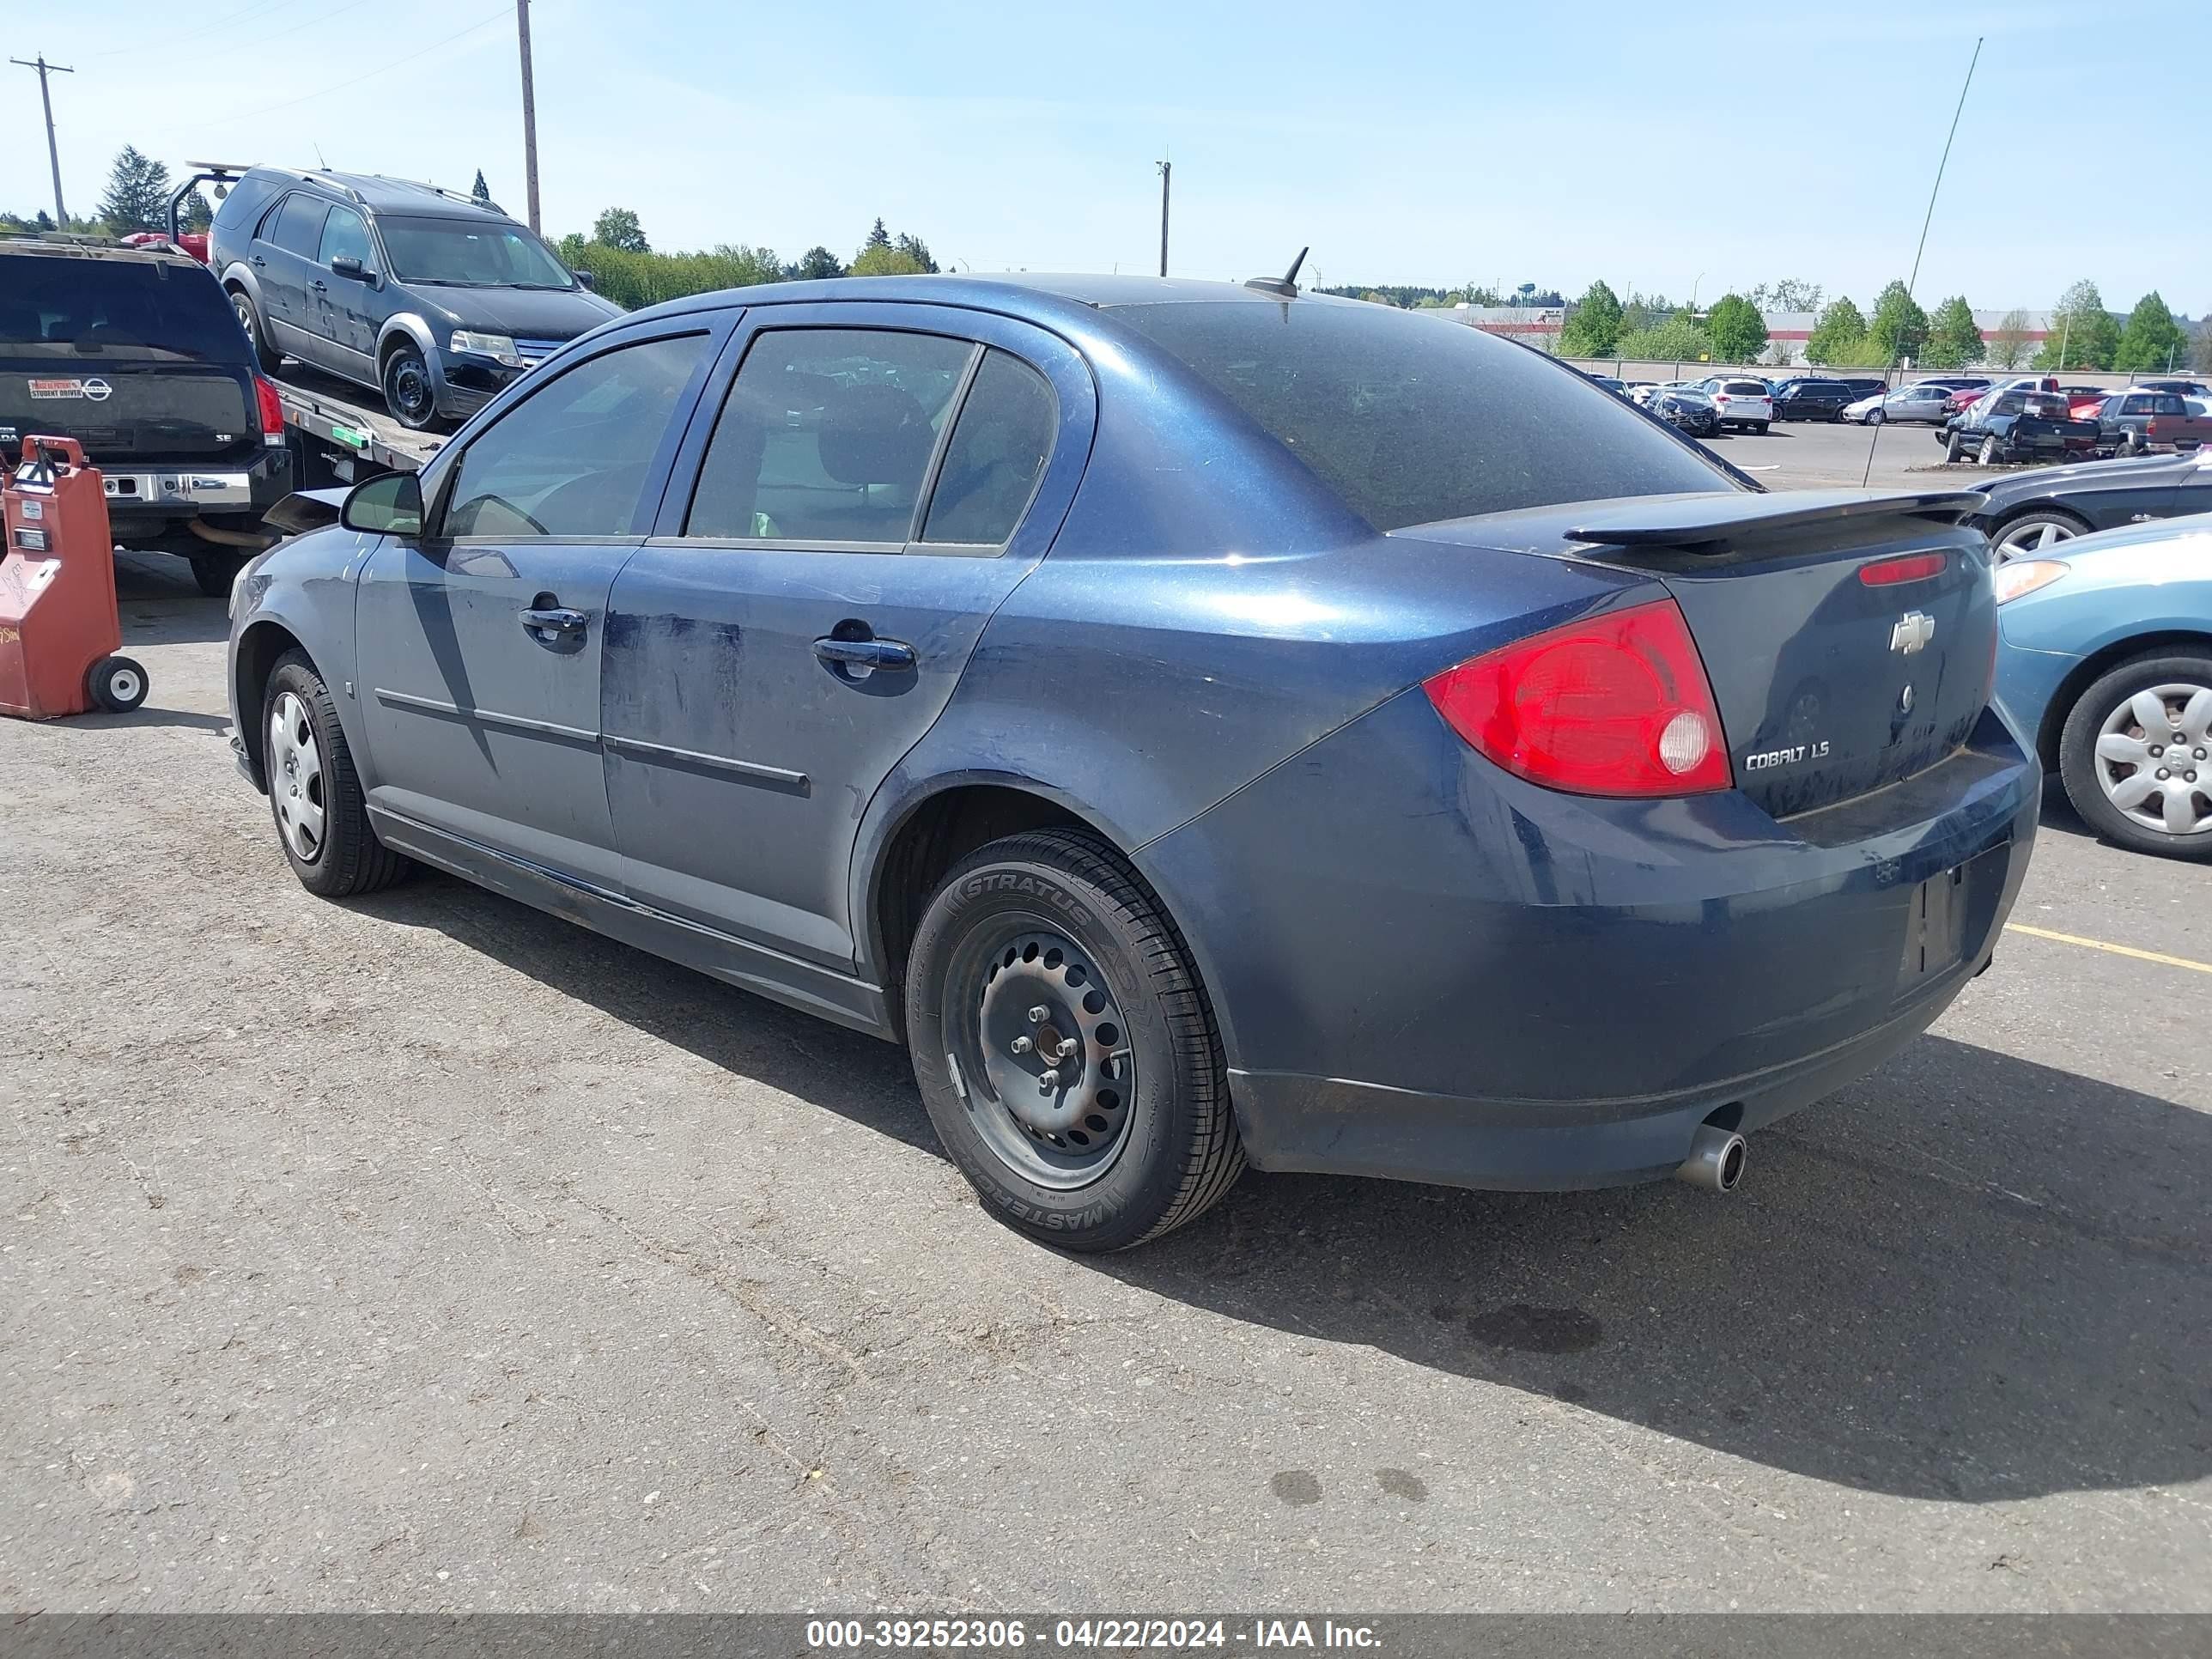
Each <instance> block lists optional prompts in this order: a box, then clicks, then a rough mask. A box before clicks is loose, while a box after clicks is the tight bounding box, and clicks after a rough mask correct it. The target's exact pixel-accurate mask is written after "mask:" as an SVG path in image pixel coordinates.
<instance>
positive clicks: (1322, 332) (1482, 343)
mask: <svg viewBox="0 0 2212 1659" xmlns="http://www.w3.org/2000/svg"><path fill="white" fill-rule="evenodd" d="M1110 314H1111V315H1112V316H1113V317H1114V318H1115V319H1116V320H1118V321H1120V322H1123V323H1126V324H1127V325H1130V326H1131V327H1133V328H1134V329H1136V330H1137V331H1139V332H1140V333H1142V334H1144V335H1146V337H1149V338H1150V339H1151V340H1152V341H1153V343H1156V344H1157V345H1158V346H1159V347H1161V348H1162V349H1164V350H1165V351H1167V352H1169V353H1170V354H1171V355H1172V356H1175V357H1176V358H1178V359H1180V360H1181V361H1182V362H1183V363H1184V364H1186V365H1187V366H1188V368H1190V369H1191V370H1192V371H1193V372H1194V373H1195V374H1197V376H1198V377H1199V379H1200V380H1203V381H1205V382H1206V385H1207V386H1211V387H1212V389H1213V390H1214V391H1215V392H1218V393H1219V394H1220V395H1221V396H1222V397H1223V398H1225V399H1227V401H1228V402H1229V403H1231V404H1233V405H1235V407H1236V408H1237V409H1238V410H1241V411H1242V412H1243V414H1244V415H1245V416H1247V417H1248V418H1249V419H1250V420H1251V421H1252V422H1254V424H1255V425H1256V426H1258V427H1259V428H1261V430H1262V431H1264V432H1265V433H1266V434H1267V435H1268V436H1269V437H1271V438H1273V440H1274V441H1276V442H1277V443H1279V444H1280V445H1281V446H1282V447H1284V448H1285V449H1287V450H1288V451H1290V453H1291V454H1292V455H1295V456H1296V457H1297V459H1299V460H1301V461H1303V462H1304V464H1305V465H1307V466H1308V467H1309V468H1310V469H1311V470H1312V471H1313V472H1314V473H1315V474H1316V476H1317V477H1320V479H1321V480H1322V483H1325V484H1327V485H1328V486H1329V488H1330V489H1334V491H1335V492H1336V493H1337V494H1338V495H1340V496H1341V497H1342V498H1343V499H1344V501H1345V502H1346V505H1347V506H1349V507H1351V508H1352V511H1354V512H1355V513H1358V514H1359V515H1360V516H1361V517H1362V518H1364V519H1365V520H1367V521H1368V522H1369V523H1370V524H1371V525H1373V526H1375V527H1376V529H1378V530H1397V529H1401V528H1402V527H1404V526H1407V525H1414V524H1431V523H1434V522H1436V521H1437V520H1442V519H1458V518H1465V517H1468V516H1470V515H1472V514H1474V513H1505V512H1510V511H1512V510H1514V509H1516V508H1518V507H1548V506H1552V505H1554V504H1556V503H1559V502H1562V501H1598V500H1601V499H1606V498H1609V497H1613V496H1620V495H1665V494H1668V493H1670V492H1673V491H1677V490H1712V489H1735V488H1739V487H1740V486H1738V485H1736V484H1735V482H1734V481H1733V480H1732V479H1730V478H1729V477H1727V475H1726V474H1724V473H1723V472H1722V471H1720V470H1719V468H1717V466H1715V465H1711V463H1709V462H1706V461H1705V460H1702V459H1700V458H1699V454H1698V453H1697V452H1696V451H1695V450H1693V449H1691V448H1687V447H1685V446H1684V445H1683V444H1682V442H1681V441H1680V440H1678V439H1676V438H1674V436H1672V435H1669V434H1668V432H1666V431H1665V430H1664V429H1662V428H1660V427H1659V426H1657V425H1656V424H1654V423H1653V422H1651V421H1650V419H1649V418H1648V417H1646V416H1644V415H1641V414H1639V413H1638V412H1637V411H1636V410H1633V409H1632V408H1631V407H1630V406H1629V405H1627V404H1625V403H1623V402H1622V401H1621V400H1620V398H1615V397H1613V396H1612V395H1611V394H1610V393H1607V392H1602V391H1601V390H1599V389H1598V388H1597V387H1596V386H1592V385H1591V384H1590V383H1589V381H1588V380H1585V379H1584V378H1583V376H1581V375H1580V374H1575V373H1573V372H1571V371H1570V370H1568V369H1565V368H1563V367H1562V366H1561V365H1559V364H1558V363H1556V362H1553V361H1551V360H1550V359H1548V358H1546V357H1544V356H1541V355H1540V354H1539V353H1536V352H1534V351H1531V350H1529V349H1527V348H1526V347H1523V346H1518V345H1515V344H1512V343H1509V342H1507V341H1504V340H1498V339H1493V338H1492V337H1490V336H1488V335H1486V334H1484V333H1483V332H1481V331H1480V330H1479V329H1474V328H1470V327H1468V325H1465V324H1463V323H1455V322H1447V321H1443V320H1440V319H1435V318H1427V317H1417V316H1414V315H1413V313H1409V312H1403V311H1398V310H1395V309H1394V308H1392V307H1384V306H1376V305H1363V304H1359V303H1358V302H1347V303H1345V304H1342V305H1338V304H1333V303H1330V302H1328V301H1321V302H1318V303H1316V301H1311V300H1298V301H1290V302H1287V303H1285V304H1279V305H1263V304H1259V303H1255V302H1252V301H1235V300H1228V301H1194V302H1178V303H1172V304H1165V305H1138V306H1125V307H1117V308H1116V309H1115V310H1114V311H1113V312H1112V313H1110Z"/></svg>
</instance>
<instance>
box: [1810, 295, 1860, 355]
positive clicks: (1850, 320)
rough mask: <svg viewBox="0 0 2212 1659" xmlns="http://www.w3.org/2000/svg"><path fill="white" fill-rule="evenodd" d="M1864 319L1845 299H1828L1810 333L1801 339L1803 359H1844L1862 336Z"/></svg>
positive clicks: (1854, 350) (1851, 353)
mask: <svg viewBox="0 0 2212 1659" xmlns="http://www.w3.org/2000/svg"><path fill="white" fill-rule="evenodd" d="M1866 331H1867V321H1866V318H1865V317H1864V315H1863V314H1862V313H1861V312H1860V311H1859V308H1858V307H1857V306H1855V305H1853V304H1852V303H1851V302H1850V300H1849V298H1847V297H1844V298H1838V299H1834V300H1831V301H1829V302H1828V303H1827V305H1826V307H1824V308H1823V309H1822V310H1821V313H1820V316H1819V318H1818V319H1815V321H1814V324H1813V332H1812V333H1811V335H1810V336H1808V337H1807V339H1806V341H1805V361H1806V362H1808V363H1823V364H1825V363H1840V362H1847V361H1849V360H1850V357H1851V356H1853V355H1854V354H1855V352H1856V350H1857V347H1858V345H1859V343H1860V342H1861V341H1863V340H1864V339H1865V338H1866Z"/></svg>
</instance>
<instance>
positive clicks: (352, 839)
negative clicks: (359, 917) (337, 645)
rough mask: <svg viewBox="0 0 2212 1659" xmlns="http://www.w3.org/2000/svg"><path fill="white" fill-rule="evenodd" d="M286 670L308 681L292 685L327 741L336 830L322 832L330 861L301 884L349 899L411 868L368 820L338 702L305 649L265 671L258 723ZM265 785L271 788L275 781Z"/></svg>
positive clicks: (328, 803) (327, 812) (330, 811)
mask: <svg viewBox="0 0 2212 1659" xmlns="http://www.w3.org/2000/svg"><path fill="white" fill-rule="evenodd" d="M288 668H294V669H297V670H299V671H301V674H302V675H304V676H305V678H306V680H307V684H303V685H298V686H295V690H298V691H299V692H300V693H301V696H305V697H306V698H307V699H308V701H309V702H311V703H312V704H313V707H314V711H315V714H316V716H317V721H316V723H317V725H318V726H319V728H320V729H319V731H318V732H317V734H316V735H317V736H318V738H321V739H323V740H325V749H326V752H325V756H324V757H323V768H324V772H325V779H326V783H325V789H324V805H323V814H324V821H325V823H326V824H329V823H336V824H337V833H336V834H330V833H325V836H324V837H323V857H324V858H325V860H328V859H331V858H332V857H333V855H335V857H336V862H335V863H334V864H331V865H328V866H324V873H323V874H322V875H321V878H320V879H319V881H317V882H309V881H308V880H307V877H306V876H305V875H304V874H303V875H301V883H302V884H304V885H306V886H307V887H308V889H309V890H310V891H312V892H315V893H319V894H320V895H321V896H323V897H325V898H352V897H355V896H357V895H360V894H362V893H374V892H378V891H380V890H383V889H384V888H386V887H389V886H391V885H392V884H393V883H394V882H396V881H398V880H399V879H400V878H402V877H403V876H404V875H406V874H407V872H409V871H410V869H411V868H413V865H412V862H411V860H409V859H408V858H407V857H406V855H405V854H401V853H396V852H394V851H393V850H392V848H389V847H386V845H385V844H384V843H383V842H380V841H379V840H378V839H377V837H376V830H375V829H374V826H373V825H371V824H370V823H369V821H368V805H367V797H366V793H365V792H364V791H363V790H362V787H361V775H360V774H359V773H358V772H357V771H356V770H355V769H354V763H353V750H351V749H350V748H349V747H348V746H347V744H346V738H345V728H344V727H343V726H341V725H340V724H339V723H338V714H337V704H335V703H334V702H332V701H331V691H330V687H328V686H327V685H325V684H324V683H323V677H322V676H321V675H320V674H319V673H318V672H316V671H315V665H314V663H313V660H312V659H309V657H308V656H307V653H306V652H304V651H287V652H286V653H284V654H283V656H281V657H279V658H277V659H276V665H274V666H273V667H272V668H270V671H269V678H268V680H267V681H266V682H265V684H264V686H263V688H262V695H261V709H262V715H261V718H262V722H263V725H264V727H265V726H266V725H267V723H268V718H269V704H270V700H271V699H272V698H273V696H275V694H276V690H278V689H279V688H278V685H277V682H278V680H279V679H280V678H282V677H283V673H284V671H285V670H286V669H288ZM269 787H270V790H271V791H272V792H273V791H274V790H275V788H276V780H275V779H273V778H271V779H270V781H269ZM277 840H278V844H279V845H280V846H283V847H284V852H285V857H286V861H287V862H288V863H293V867H294V868H295V870H297V869H298V867H299V866H298V865H297V864H296V863H295V862H294V861H293V860H292V857H291V848H289V846H288V845H285V843H284V842H283V831H282V830H281V829H280V830H279V831H278V832H277Z"/></svg>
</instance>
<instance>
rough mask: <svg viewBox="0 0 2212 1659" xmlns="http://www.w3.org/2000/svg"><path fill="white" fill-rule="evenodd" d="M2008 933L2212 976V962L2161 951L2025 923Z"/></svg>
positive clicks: (2007, 928)
mask: <svg viewBox="0 0 2212 1659" xmlns="http://www.w3.org/2000/svg"><path fill="white" fill-rule="evenodd" d="M2005 932H2007V933H2026V934H2027V936H2028V937H2029V938H2030V939H2057V941H2058V942H2059V943H2060V944H2061V945H2083V946H2086V947H2087V949H2089V950H2092V951H2109V952H2110V953H2111V954H2112V955H2113V956H2116V957H2134V958H2135V959H2136V961H2137V962H2155V963H2160V965H2162V966H2164V967H2167V968H2186V969H2189V970H2190V971H2191V972H2192V973H2198V974H2212V962H2191V960H2190V959H2189V958H2188V957H2169V956H2167V955H2166V954H2165V953H2164V952H2162V951H2138V950H2136V947H2135V946H2134V945H2107V944H2106V942H2105V941H2104V940H2103V939H2083V938H2082V937H2081V935H2080V934H2078V933H2053V932H2052V931H2051V929H2050V928H2048V927H2029V926H2028V925H2027V923H2026V922H2024V921H2008V922H2007V923H2005Z"/></svg>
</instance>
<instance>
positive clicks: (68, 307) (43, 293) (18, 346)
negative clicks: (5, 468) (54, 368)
mask: <svg viewBox="0 0 2212 1659" xmlns="http://www.w3.org/2000/svg"><path fill="white" fill-rule="evenodd" d="M0 352H4V353H5V354H7V355H8V356H11V357H65V358H71V359H76V358H88V359H98V358H101V357H137V358H156V359H160V360H161V361H164V362H170V361H173V362H222V363H231V362H245V361H246V336H245V335H244V334H243V333H241V332H240V330H239V326H238V319H237V317H236V316H234V314H233V313H232V312H231V309H230V307H229V306H228V305H227V304H226V303H224V301H223V297H222V289H221V288H220V287H218V286H217V285H216V280H215V278H214V277H213V276H210V274H209V273H208V272H207V271H205V270H202V269H200V268H199V267H198V266H197V265H182V264H168V263H167V262H159V263H157V262H155V261H153V260H146V261H143V262H142V261H139V260H135V259H131V260H126V259H85V258H37V257H35V256H27V255H18V254H0Z"/></svg>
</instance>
